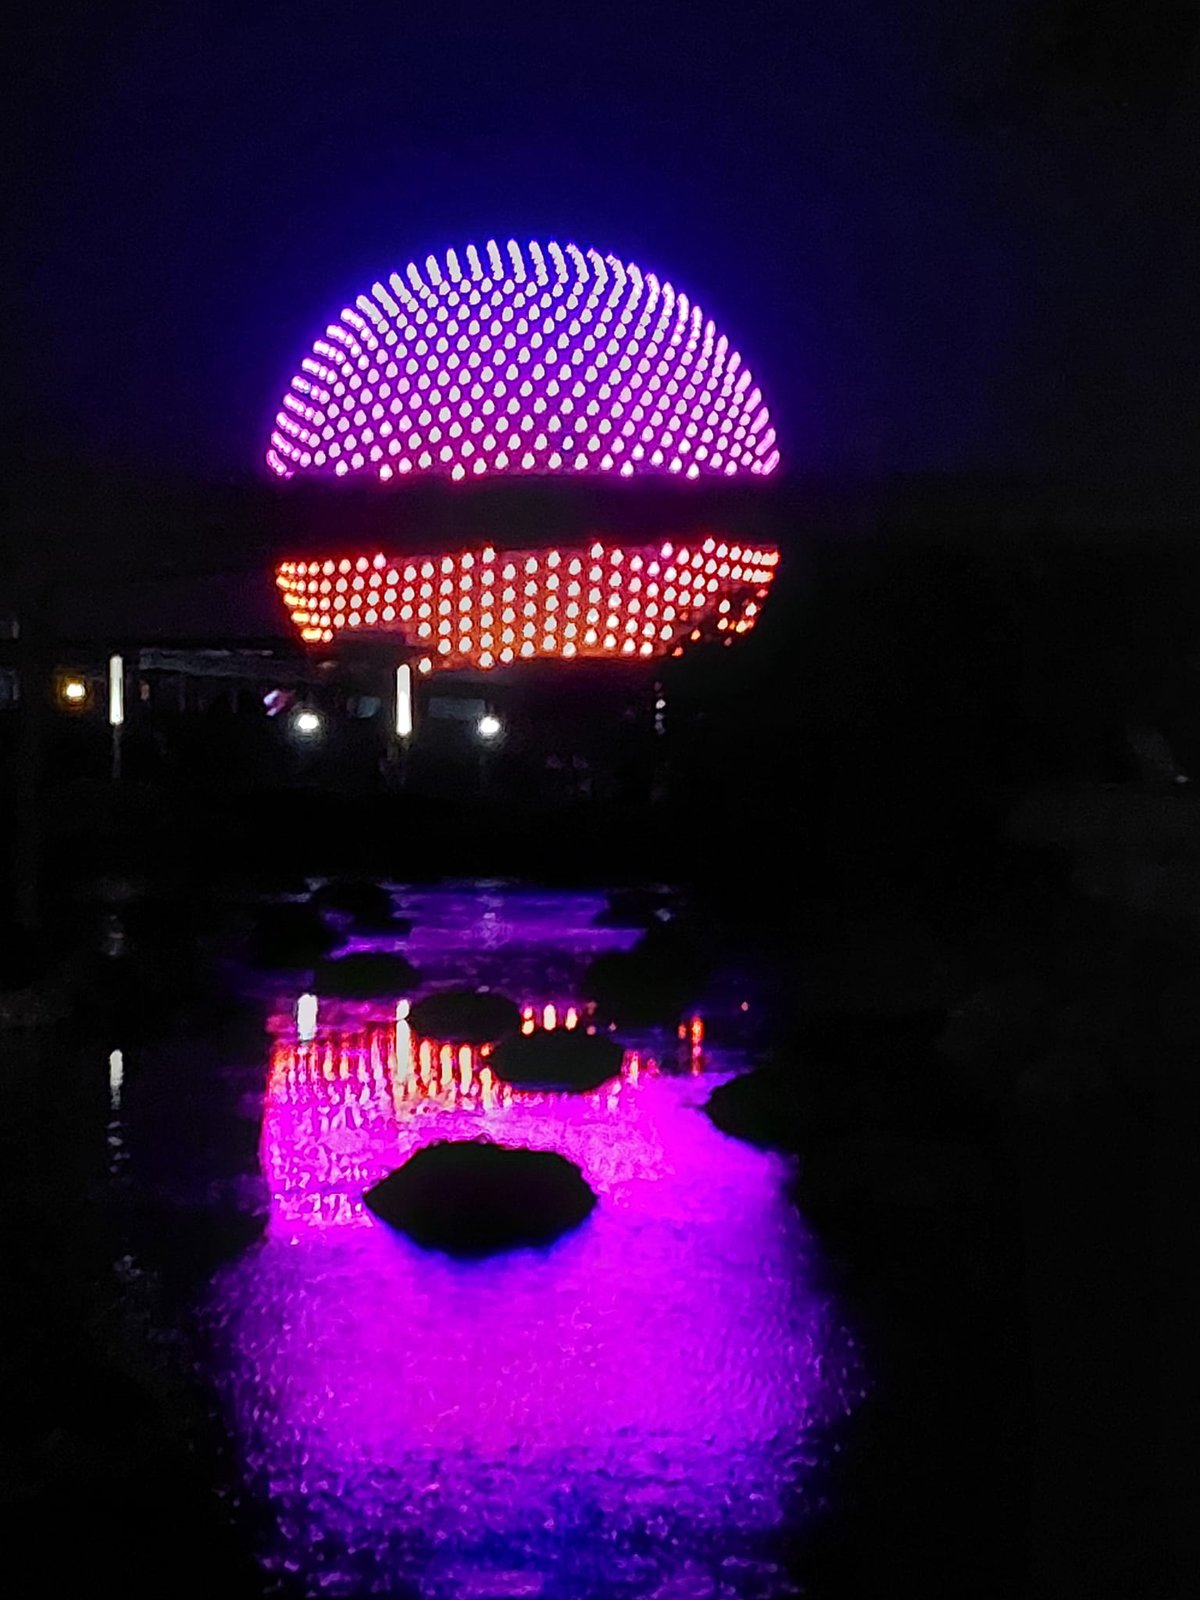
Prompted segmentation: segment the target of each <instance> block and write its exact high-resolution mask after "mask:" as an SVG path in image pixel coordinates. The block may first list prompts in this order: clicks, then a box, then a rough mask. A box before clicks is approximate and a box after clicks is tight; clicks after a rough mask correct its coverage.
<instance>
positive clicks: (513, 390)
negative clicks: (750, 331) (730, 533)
mask: <svg viewBox="0 0 1200 1600" xmlns="http://www.w3.org/2000/svg"><path fill="white" fill-rule="evenodd" d="M266 459H267V464H268V466H269V467H270V468H271V470H272V471H273V472H275V473H277V474H278V475H279V476H280V477H282V478H290V477H292V476H294V475H295V474H297V473H316V474H321V475H329V476H334V475H336V476H338V477H345V476H346V475H348V474H358V473H362V474H367V475H369V476H371V477H373V478H378V479H381V480H383V481H384V482H387V481H389V480H393V479H403V478H405V477H407V476H408V475H410V474H412V473H417V474H431V475H436V476H441V477H448V478H450V479H452V480H454V481H456V482H461V481H462V480H463V479H470V478H480V477H482V476H484V475H485V474H495V473H517V474H523V473H530V474H545V473H559V472H561V473H587V472H593V473H609V474H612V475H613V476H620V477H625V478H629V477H633V476H634V475H635V474H638V475H642V474H646V473H649V474H660V473H661V474H666V475H670V474H676V475H679V476H682V477H685V478H699V477H701V476H702V475H703V476H711V475H714V474H716V475H721V476H733V475H735V474H737V473H744V472H751V473H755V474H759V475H762V474H766V473H770V472H773V471H774V470H775V468H776V466H777V465H778V463H779V452H778V450H777V449H776V447H775V429H774V428H773V427H772V426H771V419H770V415H769V412H768V410H767V407H766V405H765V404H764V402H763V397H762V393H761V391H760V390H759V388H758V386H757V384H756V383H755V382H754V379H753V377H752V375H751V373H750V370H749V368H748V367H746V366H745V365H744V364H743V362H742V360H741V357H740V355H739V353H738V352H737V351H736V350H734V349H732V348H731V347H730V344H729V341H728V339H726V337H725V336H724V335H723V334H719V333H718V332H717V329H716V326H715V324H714V323H713V322H712V320H711V319H708V318H706V317H705V315H704V313H703V312H702V311H701V309H700V307H699V306H697V305H695V304H693V303H692V302H691V301H690V300H689V299H688V296H687V295H686V294H683V293H681V292H679V291H677V290H676V289H675V288H674V287H673V286H672V285H671V284H670V283H667V282H663V281H661V280H660V279H659V278H657V277H656V276H655V275H654V274H653V273H650V272H647V273H643V272H641V271H640V270H639V268H638V267H636V266H634V265H632V264H627V263H625V262H623V261H620V260H618V258H617V257H616V256H612V255H609V256H602V255H600V253H599V252H598V251H596V250H588V251H587V252H586V253H585V252H584V251H582V250H580V249H579V247H578V246H577V245H573V244H569V245H567V246H566V247H565V248H561V247H560V246H559V245H557V244H548V245H546V246H545V247H544V248H543V247H542V246H541V245H539V244H536V243H531V244H530V245H529V246H528V250H527V251H526V252H522V250H521V247H520V246H519V245H518V244H517V243H516V242H515V241H510V242H509V243H508V245H507V246H506V247H505V249H504V250H501V249H500V247H499V246H498V245H497V244H496V242H495V241H494V240H490V241H489V242H488V244H487V246H486V247H485V249H484V250H483V251H482V252H481V251H479V250H477V249H476V248H475V246H474V245H468V246H467V248H466V250H465V251H464V261H463V262H460V260H459V257H458V255H457V253H456V252H455V251H454V250H449V251H447V253H446V258H445V262H444V263H443V262H441V261H439V260H438V258H437V257H436V256H429V257H428V259H427V260H426V262H425V270H424V273H423V274H422V272H421V270H420V269H419V268H418V267H417V266H416V265H415V264H412V263H410V265H409V266H408V267H407V268H406V270H405V272H404V273H403V274H401V273H399V272H394V273H392V275H391V277H390V278H389V279H388V282H387V283H386V284H385V283H376V284H374V285H372V288H371V292H370V294H369V295H368V294H362V295H359V296H358V298H357V300H356V301H355V304H354V306H353V307H347V308H346V309H345V310H343V311H342V313H341V316H340V318H339V320H338V321H337V322H334V323H330V325H329V326H328V327H327V328H326V330H325V333H324V334H323V335H322V337H320V338H319V339H317V340H315V341H314V343H313V346H312V349H311V352H310V353H309V354H308V355H307V356H306V357H305V358H304V360H303V361H302V362H301V370H300V371H299V372H298V373H296V375H295V376H294V377H293V378H292V381H291V386H290V388H289V390H288V392H287V393H286V394H285V395H284V397H283V401H282V404H281V407H280V410H279V413H278V415H277V416H276V418H275V426H274V429H273V430H272V433H271V439H270V444H269V446H268V449H267V452H266Z"/></svg>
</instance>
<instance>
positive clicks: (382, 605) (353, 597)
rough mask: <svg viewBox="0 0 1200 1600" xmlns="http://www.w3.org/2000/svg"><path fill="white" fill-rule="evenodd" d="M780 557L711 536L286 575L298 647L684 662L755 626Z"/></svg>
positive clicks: (304, 566) (302, 564)
mask: <svg viewBox="0 0 1200 1600" xmlns="http://www.w3.org/2000/svg"><path fill="white" fill-rule="evenodd" d="M778 562H779V554H778V551H776V550H772V549H767V548H764V547H762V546H761V545H759V546H754V547H752V546H749V545H741V544H730V543H728V542H727V541H724V540H717V539H715V538H708V539H704V540H702V541H700V542H698V543H696V544H694V545H691V546H688V545H679V546H675V545H673V544H662V545H651V546H644V547H636V548H628V547H621V546H619V545H606V544H603V543H596V544H592V545H590V546H587V547H581V548H577V549H553V550H549V549H539V550H509V551H498V550H494V549H492V548H491V547H490V546H483V547H480V548H479V549H475V550H462V551H459V552H457V553H456V554H454V555H441V556H434V555H428V556H405V557H398V556H387V555H384V554H383V553H382V552H378V553H376V554H375V555H373V556H365V555H360V556H342V557H339V558H331V559H324V560H316V561H285V562H283V563H282V564H281V565H280V566H279V568H278V570H277V573H276V580H275V581H276V583H277V584H278V586H279V589H280V591H281V593H282V595H283V600H284V604H285V605H286V606H287V609H288V614H289V615H290V616H291V619H292V621H293V623H294V624H295V626H296V627H297V628H298V629H299V631H300V636H301V638H302V639H305V640H307V641H309V642H310V643H313V644H329V643H330V642H331V641H332V640H333V639H335V638H336V637H338V636H339V635H346V634H395V635H397V636H399V638H400V639H402V640H403V642H404V644H405V645H406V646H408V647H409V648H410V649H413V650H416V651H423V652H425V653H426V654H425V655H424V657H423V659H422V661H421V663H420V665H422V666H423V667H427V666H428V665H431V664H437V665H438V666H454V667H481V668H484V669H486V668H489V667H495V666H506V665H508V663H510V662H512V661H523V660H530V659H534V658H541V659H545V658H546V657H558V658H560V659H562V660H566V661H569V660H572V659H574V658H580V659H582V658H593V659H595V658H610V659H611V658H613V657H621V656H625V657H630V656H632V657H634V658H637V657H651V656H662V655H667V654H675V655H678V654H680V653H681V651H682V649H683V647H684V646H685V645H686V644H688V643H693V642H695V641H697V640H700V639H703V638H719V637H722V636H724V637H726V638H730V637H732V636H733V635H736V634H740V633H747V632H749V630H750V629H751V628H753V627H754V625H755V623H756V622H757V621H758V618H759V615H760V614H761V610H762V603H763V601H764V600H765V599H766V597H767V593H768V591H769V589H770V586H771V583H772V581H773V579H774V577H775V569H776V567H777V565H778Z"/></svg>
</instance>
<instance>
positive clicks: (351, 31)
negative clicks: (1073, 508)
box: [4, 0, 1200, 485]
mask: <svg viewBox="0 0 1200 1600" xmlns="http://www.w3.org/2000/svg"><path fill="white" fill-rule="evenodd" d="M910 13H912V14H910ZM1194 21H1195V7H1194V5H1191V4H1188V3H1187V0H1092V3H1085V0H1036V3H1033V0H1030V3H1028V4H1018V3H1017V0H972V4H970V5H963V4H962V3H961V0H928V3H926V4H923V5H922V4H921V3H920V0H917V4H916V5H914V6H912V7H909V6H903V5H896V4H895V3H894V0H806V3H804V4H796V3H795V0H785V3H781V4H774V3H763V0H743V3H739V4H738V5H736V6H732V7H725V6H720V7H716V6H713V7H711V8H709V7H705V6H704V5H703V4H701V5H684V4H678V3H672V4H656V3H654V0H641V3H639V4H636V5H634V4H630V3H629V0H609V3H607V4H605V5H602V6H594V7H590V8H589V7H577V6H564V5H562V4H559V3H543V0H535V3H528V4H524V5H522V4H516V3H514V4H511V5H509V6H507V7H506V6H504V5H499V4H496V3H495V0H492V3H490V4H488V5H478V4H477V3H475V0H460V3H459V4H457V5H449V6H444V7H443V6H436V5H433V6H426V7H422V8H416V7H409V6H406V5H403V4H400V3H394V4H389V5H384V4H379V3H369V4H357V5H356V4H353V3H350V4H333V3H315V0H292V3H290V4H280V3H276V0H263V3H260V4H253V3H252V0H191V3H183V4H174V5H167V6H157V5H156V6H150V5H143V4H134V5H130V6H126V7H125V8H123V9H120V8H117V7H106V6H102V5H101V6H97V5H95V4H88V5H78V4H75V3H73V0H71V3H67V4H60V5H58V6H57V7H53V6H51V7H43V8H32V9H31V13H30V15H29V16H28V17H27V19H26V21H25V23H24V24H23V28H22V34H23V40H24V42H23V46H22V45H21V44H20V41H18V47H17V48H14V49H13V51H12V54H11V56H10V61H15V62H16V63H17V65H16V73H17V80H18V82H17V89H16V93H15V94H14V95H13V96H12V97H11V98H10V102H9V106H8V109H7V112H6V115H7V116H12V117H14V118H15V121H16V126H15V128H14V129H12V130H11V131H10V134H9V136H8V138H7V139H6V148H7V149H8V150H9V152H10V155H9V157H8V160H7V165H6V170H5V173H4V182H5V187H6V188H7V189H8V191H9V205H8V207H7V217H8V229H7V233H8V242H9V248H8V249H7V251H6V252H5V262H4V293H5V297H6V301H7V312H8V318H9V328H10V337H9V339H8V340H7V341H6V351H7V358H6V361H5V363H4V380H5V388H6V394H5V399H6V402H7V405H8V408H9V409H10V412H11V415H12V417H13V424H12V426H11V427H10V428H9V430H8V432H9V438H10V440H15V441H16V442H17V443H18V445H26V446H27V445H33V446H37V445H38V444H39V443H40V445H41V446H42V447H43V448H45V449H48V450H50V451H52V452H54V453H57V454H59V455H61V456H63V457H65V458H73V457H78V458H82V459H91V460H96V459H101V460H112V461H120V462H124V463H128V464H133V465H137V466H149V467H155V466H160V467H165V468H167V469H169V470H171V471H173V472H174V471H181V472H184V473H192V472H196V473H201V474H204V475H209V476H221V477H228V476H230V475H232V474H241V473H244V472H246V471H248V470H251V471H252V470H256V469H257V466H258V462H259V460H260V458H261V443H262V439H263V435H264V427H265V425H266V421H267V419H268V417H269V416H270V415H271V413H272V412H273V410H274V408H275V403H276V400H277V396H278V393H279V391H280V389H281V388H282V386H283V384H284V383H285V382H286V380H287V377H288V376H289V374H290V371H291V369H292V367H293V366H294V364H295V361H296V359H297V358H298V356H299V354H301V353H302V347H304V346H305V345H306V344H307V342H308V341H309V339H310V338H311V337H312V336H313V334H314V333H315V332H316V330H317V329H318V327H319V326H322V325H323V324H324V322H325V321H326V320H327V318H328V317H329V316H330V315H332V314H335V313H336V311H337V310H338V309H339V308H340V307H341V305H342V304H344V303H345V302H346V300H347V297H349V296H352V295H353V294H354V293H355V292H357V291H359V290H361V289H363V288H365V287H367V286H368V285H369V284H370V282H371V281H372V280H373V279H374V277H376V276H377V275H380V274H383V273H386V272H387V271H388V270H391V269H392V268H394V267H398V266H402V265H403V263H404V262H405V261H407V260H408V259H410V258H411V257H414V256H416V257H422V256H423V255H424V254H425V253H426V252H427V251H428V250H430V249H439V248H444V247H445V246H447V245H449V244H462V243H464V242H465V241H467V240H469V239H475V240H477V241H479V242H480V243H482V242H483V241H484V240H485V239H486V238H487V237H488V236H489V235H490V234H493V233H495V234H496V236H497V237H500V238H506V237H509V236H513V235H515V236H516V237H518V238H524V239H528V238H529V237H531V236H532V237H543V238H544V237H550V236H557V237H558V238H559V239H560V240H564V241H565V240H566V239H568V238H574V239H576V240H577V241H578V242H580V243H581V244H584V245H587V244H592V243H594V244H596V245H598V246H599V247H601V248H602V249H612V250H614V251H616V252H618V253H621V254H624V255H626V256H627V257H631V258H633V259H635V260H637V261H639V262H640V263H642V264H643V265H645V266H648V267H653V268H655V269H657V270H659V271H660V272H662V273H664V274H666V275H669V276H671V277H672V278H673V279H674V280H675V281H676V282H678V283H679V284H681V285H682V286H684V287H686V288H687V289H688V290H689V291H690V292H691V293H692V294H694V295H695V297H696V298H698V299H699V300H700V302H701V303H702V304H703V305H704V306H705V308H706V309H707V310H709V311H711V312H712V313H713V314H714V315H715V316H716V317H717V319H718V321H720V322H721V323H722V324H723V325H724V326H725V327H726V328H727V329H728V331H729V332H730V333H731V335H732V336H733V338H734V339H735V341H738V342H740V344H741V346H742V348H743V350H744V351H745V353H746V355H747V356H748V358H749V360H750V362H751V364H752V365H753V366H754V367H755V368H756V369H757V370H758V371H759V373H760V374H761V377H762V380H763V383H764V387H765V389H766V391H767V393H768V396H769V397H770V398H771V400H772V401H773V403H774V409H775V410H776V412H777V414H778V417H779V420H780V423H781V432H782V435H783V444H784V448H785V452H786V454H785V462H786V465H788V466H789V467H791V468H793V469H799V470H839V471H844V470H850V471H870V472H877V471H889V470H893V469H901V470H909V471H924V470H940V469H943V468H948V469H952V470H957V469H975V468H984V469H989V470H995V469H999V470H1001V471H1008V470H1016V471H1020V472H1025V473H1041V472H1050V473H1056V474H1066V475H1068V476H1074V475H1081V476H1084V477H1087V478H1091V479H1093V480H1096V481H1101V480H1104V481H1114V482H1118V483H1121V482H1123V483H1125V484H1126V485H1128V484H1129V483H1130V482H1135V483H1136V482H1139V481H1147V482H1149V481H1151V480H1154V481H1157V482H1159V483H1161V482H1170V483H1174V484H1179V485H1184V484H1193V483H1195V482H1196V481H1197V477H1198V474H1197V470H1196V460H1197V455H1198V451H1197V444H1198V442H1200V380H1198V376H1197V369H1198V360H1197V357H1198V346H1200V337H1198V331H1197V314H1196V301H1197V295H1196V285H1197V282H1198V281H1200V279H1198V273H1197V267H1198V265H1200V252H1197V248H1196V246H1197V239H1198V232H1200V206H1198V205H1197V185H1196V180H1195V176H1194V173H1193V171H1192V170H1191V168H1192V166H1193V165H1194V156H1195V151H1196V150H1197V149H1198V148H1200V113H1198V97H1197V89H1196V85H1197V76H1196V62H1197V51H1196V31H1195V27H1194Z"/></svg>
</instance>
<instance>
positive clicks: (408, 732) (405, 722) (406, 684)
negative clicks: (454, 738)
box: [394, 661, 414, 788]
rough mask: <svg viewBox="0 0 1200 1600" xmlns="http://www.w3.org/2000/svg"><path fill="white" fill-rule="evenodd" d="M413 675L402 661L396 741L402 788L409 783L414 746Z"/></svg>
mask: <svg viewBox="0 0 1200 1600" xmlns="http://www.w3.org/2000/svg"><path fill="white" fill-rule="evenodd" d="M413 723H414V718H413V675H412V668H411V667H410V666H409V664H408V662H407V661H402V662H401V663H400V665H399V666H398V667H397V668H396V720H395V724H394V726H395V730H396V741H397V743H398V745H399V747H400V749H399V757H400V761H399V771H398V776H399V780H400V787H401V788H404V786H405V784H406V783H407V781H408V751H409V746H410V745H411V744H412V736H413Z"/></svg>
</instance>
